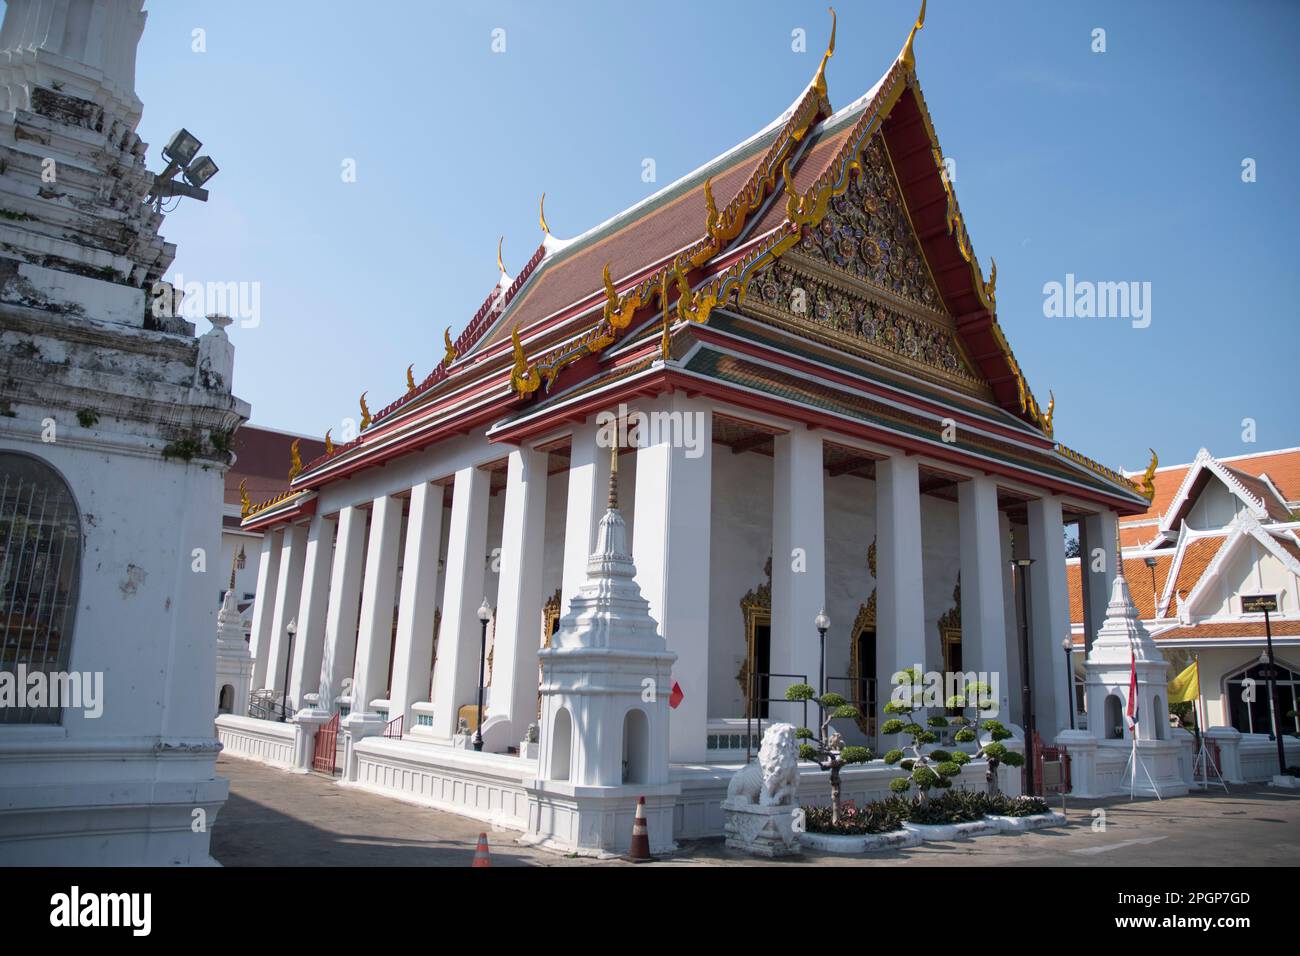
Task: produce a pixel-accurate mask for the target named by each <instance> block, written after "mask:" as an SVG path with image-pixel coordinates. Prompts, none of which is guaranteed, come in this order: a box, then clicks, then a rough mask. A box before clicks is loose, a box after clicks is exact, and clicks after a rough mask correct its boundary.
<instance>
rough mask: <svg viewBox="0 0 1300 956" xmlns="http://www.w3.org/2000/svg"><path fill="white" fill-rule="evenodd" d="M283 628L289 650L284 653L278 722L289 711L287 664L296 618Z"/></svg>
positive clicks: (282, 720) (296, 625)
mask: <svg viewBox="0 0 1300 956" xmlns="http://www.w3.org/2000/svg"><path fill="white" fill-rule="evenodd" d="M284 630H285V633H286V634H288V635H289V652H288V653H287V654H285V655H284V694H283V695H282V696H281V698H280V723H284V717H285V714H286V713H288V711H289V665H290V664H291V663H292V662H293V636H294V635H295V634H297V633H298V619H297V618H294V619H293V620H292V621H290V622H289V626H288V627H286V628H285V629H284Z"/></svg>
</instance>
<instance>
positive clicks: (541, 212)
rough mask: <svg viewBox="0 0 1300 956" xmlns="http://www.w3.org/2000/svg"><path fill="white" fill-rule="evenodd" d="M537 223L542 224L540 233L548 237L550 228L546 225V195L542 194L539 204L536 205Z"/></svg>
mask: <svg viewBox="0 0 1300 956" xmlns="http://www.w3.org/2000/svg"><path fill="white" fill-rule="evenodd" d="M537 221H538V222H540V223H541V224H542V232H543V233H544V234H545V235H548V236H549V235H550V234H551V227H550V226H548V225H547V224H546V193H542V199H541V202H539V203H538V204H537Z"/></svg>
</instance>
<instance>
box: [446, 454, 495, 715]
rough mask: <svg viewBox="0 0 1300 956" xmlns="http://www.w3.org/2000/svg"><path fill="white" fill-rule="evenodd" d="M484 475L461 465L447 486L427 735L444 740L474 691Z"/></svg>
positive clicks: (485, 510) (483, 559)
mask: <svg viewBox="0 0 1300 956" xmlns="http://www.w3.org/2000/svg"><path fill="white" fill-rule="evenodd" d="M490 477H491V476H490V475H489V474H488V473H487V472H486V471H484V470H483V469H481V468H477V467H472V466H471V467H469V468H462V469H461V470H460V471H458V472H456V480H455V484H454V486H453V489H452V498H451V525H450V527H449V528H448V536H447V570H446V578H445V581H444V583H443V592H442V627H441V633H440V635H439V637H438V660H437V663H436V664H435V666H434V674H433V733H434V734H435V735H436V736H437V737H440V738H443V739H447V740H450V739H451V737H452V736H453V735H454V734H455V733H456V717H457V714H458V713H459V711H460V708H461V705H463V704H469V703H472V702H473V701H474V700H475V699H476V696H477V693H478V667H479V656H480V648H479V645H480V643H481V639H480V634H479V630H480V627H481V625H480V624H479V620H478V607H479V604H480V603H481V602H482V600H483V597H484V594H483V580H484V565H485V562H486V561H487V517H488V492H489V490H490V487H491V485H490Z"/></svg>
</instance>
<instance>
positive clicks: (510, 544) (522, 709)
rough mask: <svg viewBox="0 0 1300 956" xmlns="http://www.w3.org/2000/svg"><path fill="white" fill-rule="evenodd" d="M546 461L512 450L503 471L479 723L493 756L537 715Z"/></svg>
mask: <svg viewBox="0 0 1300 956" xmlns="http://www.w3.org/2000/svg"><path fill="white" fill-rule="evenodd" d="M548 457H549V456H548V455H547V453H546V452H542V451H534V450H533V449H531V448H520V449H516V450H515V451H512V452H511V453H510V462H509V465H508V467H507V470H506V502H505V515H504V518H503V523H502V537H501V576H500V579H499V584H498V587H497V619H496V643H495V648H496V652H495V656H494V658H493V664H492V714H491V716H490V717H489V718H488V719H487V720H486V721H484V724H483V749H484V750H489V751H493V752H504V751H505V749H506V748H507V747H510V746H514V745H516V744H518V743H519V742H520V741H521V740H522V739H523V737H524V734H525V732H526V731H527V729H528V725H529V724H530V723H533V722H534V721H535V718H536V714H537V651H538V650H539V648H540V647H541V642H542V629H541V607H542V561H543V558H544V552H545V544H546V540H545V539H546V479H547V474H546V464H547V459H548Z"/></svg>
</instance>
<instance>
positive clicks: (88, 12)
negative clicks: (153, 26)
mask: <svg viewBox="0 0 1300 956" xmlns="http://www.w3.org/2000/svg"><path fill="white" fill-rule="evenodd" d="M143 6H144V0H8V4H7V5H6V8H5V17H4V25H3V27H0V107H3V108H4V109H6V110H8V111H12V110H15V109H30V108H31V95H32V90H33V89H34V88H37V87H44V88H47V89H53V90H57V91H59V92H60V93H62V94H65V95H67V96H73V97H77V98H79V99H82V100H89V101H90V102H92V103H96V104H98V105H99V106H100V107H102V108H103V109H104V110H105V112H107V113H108V114H109V115H111V116H112V117H113V118H114V119H117V120H120V121H121V122H123V123H125V124H126V126H127V128H128V129H132V130H133V129H135V127H136V124H137V123H139V122H140V110H141V105H140V98H139V97H138V96H136V93H135V58H136V48H137V47H138V46H139V43H140V35H141V34H142V33H143V32H144V21H145V18H146V16H148V15H147V14H146V13H144V11H143V10H142V7H143Z"/></svg>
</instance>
